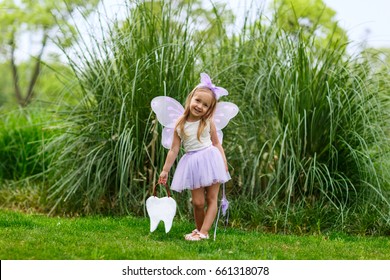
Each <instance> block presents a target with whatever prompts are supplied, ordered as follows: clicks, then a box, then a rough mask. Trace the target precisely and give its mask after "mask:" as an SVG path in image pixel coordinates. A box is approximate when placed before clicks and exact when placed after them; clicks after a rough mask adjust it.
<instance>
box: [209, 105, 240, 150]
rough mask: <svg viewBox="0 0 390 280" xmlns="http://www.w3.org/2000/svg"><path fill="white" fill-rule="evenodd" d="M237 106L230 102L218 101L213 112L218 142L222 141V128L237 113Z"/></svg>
mask: <svg viewBox="0 0 390 280" xmlns="http://www.w3.org/2000/svg"><path fill="white" fill-rule="evenodd" d="M238 111H239V110H238V107H237V105H236V104H234V103H232V102H218V103H217V108H216V109H215V112H214V124H215V127H216V129H217V134H218V138H219V142H221V143H222V140H223V133H222V129H223V128H224V127H225V126H227V124H228V123H229V121H230V120H231V119H232V118H234V117H235V116H236V115H237V114H238Z"/></svg>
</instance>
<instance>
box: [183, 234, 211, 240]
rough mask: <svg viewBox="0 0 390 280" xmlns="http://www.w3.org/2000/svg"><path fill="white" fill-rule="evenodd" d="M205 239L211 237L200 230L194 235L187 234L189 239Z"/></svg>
mask: <svg viewBox="0 0 390 280" xmlns="http://www.w3.org/2000/svg"><path fill="white" fill-rule="evenodd" d="M203 239H209V235H208V234H203V233H200V232H198V233H196V234H194V235H189V236H188V237H187V236H186V240H188V241H201V240H203Z"/></svg>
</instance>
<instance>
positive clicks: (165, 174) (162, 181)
mask: <svg viewBox="0 0 390 280" xmlns="http://www.w3.org/2000/svg"><path fill="white" fill-rule="evenodd" d="M167 181H168V172H166V171H162V172H161V173H160V177H159V178H158V183H159V184H163V185H166V184H167Z"/></svg>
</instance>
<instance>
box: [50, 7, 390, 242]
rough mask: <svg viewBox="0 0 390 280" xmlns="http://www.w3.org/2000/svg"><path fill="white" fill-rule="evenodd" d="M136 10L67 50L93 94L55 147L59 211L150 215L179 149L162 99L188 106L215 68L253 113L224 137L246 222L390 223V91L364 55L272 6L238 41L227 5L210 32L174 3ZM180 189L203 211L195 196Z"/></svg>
mask: <svg viewBox="0 0 390 280" xmlns="http://www.w3.org/2000/svg"><path fill="white" fill-rule="evenodd" d="M161 3H162V4H161ZM127 8H128V11H129V12H128V16H127V18H126V20H125V21H124V22H122V23H120V22H114V23H112V24H109V26H108V29H104V28H106V27H103V25H101V28H102V30H101V32H100V33H99V34H101V35H100V36H97V35H96V34H97V33H96V32H95V31H93V32H91V34H89V38H90V39H91V41H92V43H93V44H92V46H91V47H90V46H89V45H88V43H86V42H84V43H83V41H81V43H80V49H83V51H79V52H77V53H76V55H73V54H70V53H67V54H68V56H69V63H70V65H71V67H72V68H73V70H74V72H75V74H76V76H77V77H78V81H77V82H78V84H79V85H80V87H81V92H80V94H81V96H82V98H81V100H80V103H79V105H78V106H76V107H75V108H73V109H72V110H70V111H68V112H65V113H66V114H67V115H69V117H68V118H67V119H66V122H67V124H68V125H67V131H66V133H64V134H63V135H61V137H58V138H57V139H56V140H55V141H53V142H52V143H51V145H50V146H49V148H50V147H51V148H52V151H53V153H54V152H55V156H54V158H55V159H56V160H55V161H54V162H53V164H52V165H51V167H50V169H49V171H48V174H49V178H50V179H51V181H52V186H51V188H50V189H49V196H48V201H49V202H50V203H51V207H52V209H53V211H57V212H59V211H66V212H67V213H69V212H71V213H118V214H124V213H136V214H145V212H144V201H145V198H146V197H147V196H148V195H149V193H148V191H149V190H150V188H151V187H152V186H153V185H154V184H155V182H156V178H157V177H158V172H159V171H160V170H161V168H162V165H163V163H164V160H165V156H166V152H167V151H166V150H164V149H163V148H162V146H161V143H160V137H161V136H160V135H161V126H160V125H159V124H158V123H157V122H156V119H155V116H154V115H153V114H152V112H151V108H150V101H151V100H152V98H153V97H155V96H158V95H169V96H172V97H174V98H176V99H177V100H179V101H180V102H184V97H185V96H186V95H187V93H188V92H189V91H190V90H191V89H192V87H193V86H194V85H195V84H197V83H198V79H199V73H200V72H202V71H206V72H209V73H210V74H211V76H212V77H213V81H214V82H215V83H216V84H217V85H221V86H223V87H226V88H227V89H228V90H229V92H230V95H229V96H228V100H229V101H232V102H235V103H236V104H237V105H238V106H239V108H240V114H239V115H238V116H237V117H236V118H235V119H234V120H232V122H231V123H230V124H229V126H228V127H227V128H225V129H224V134H225V137H224V143H223V145H224V148H225V151H226V154H227V157H228V161H229V163H230V172H231V175H232V177H233V179H232V180H231V182H229V183H228V184H227V191H228V199H229V200H230V202H231V203H230V205H231V206H230V210H231V218H230V221H231V223H232V225H233V226H242V227H247V226H251V227H256V228H259V229H264V230H272V231H275V232H280V231H284V232H314V231H320V232H321V231H323V230H329V229H333V230H341V231H348V232H358V233H364V234H366V233H381V234H383V233H385V232H386V231H389V226H390V222H389V216H390V215H389V214H390V212H389V209H390V207H389V178H388V177H386V176H387V173H386V172H385V171H384V170H386V164H387V165H388V162H389V160H388V154H387V152H388V150H387V149H388V148H387V147H388V140H387V137H386V134H385V133H384V131H385V130H386V127H387V126H388V118H387V114H388V111H385V110H384V108H385V106H386V104H385V103H386V102H385V100H384V99H381V98H380V96H383V95H386V92H383V91H378V88H380V89H383V90H385V89H386V88H387V87H383V83H386V81H384V80H380V79H378V77H377V76H376V75H374V74H373V73H372V71H371V70H370V67H368V66H367V65H368V64H366V63H365V62H364V61H363V60H361V58H360V57H358V56H357V57H354V56H350V55H349V54H348V53H347V52H346V50H345V49H346V48H345V47H346V46H342V45H337V44H335V42H332V43H329V46H322V47H319V44H316V43H315V36H314V35H313V36H312V37H310V38H308V37H307V36H305V37H304V38H303V37H302V36H300V33H299V32H297V33H294V34H289V33H285V32H283V30H280V29H278V28H277V27H276V26H277V25H276V24H274V23H273V22H269V23H264V21H263V20H261V19H262V14H261V13H259V14H258V15H257V17H255V18H256V20H254V21H251V20H250V19H249V17H248V18H247V20H246V21H245V24H244V26H243V28H242V29H241V30H240V31H239V32H237V33H235V34H233V35H231V36H230V35H229V36H228V35H227V34H228V32H226V30H227V27H226V26H225V25H224V22H223V18H222V17H220V16H219V11H218V10H217V9H214V13H215V22H214V23H213V24H215V26H214V27H215V28H216V30H217V32H214V33H212V34H213V37H209V38H208V37H199V36H197V35H198V34H199V33H196V25H194V23H193V22H191V21H189V20H188V17H185V16H184V15H186V14H188V11H185V10H183V9H176V8H175V9H173V8H172V6H171V5H170V2H164V1H162V2H148V3H138V2H136V3H135V4H134V5H129V6H128V7H127ZM186 18H187V20H186ZM91 30H92V28H91ZM85 37H86V36H85V34H84V35H83V38H84V40H85ZM210 38H212V40H210ZM378 84H381V87H378V86H377V85H378ZM173 171H174V170H173ZM173 171H172V174H173ZM175 198H176V200H177V201H178V203H179V208H178V209H179V214H180V215H184V216H186V217H188V216H190V215H191V214H190V211H191V208H190V207H187V205H188V202H189V197H188V194H180V195H179V194H177V195H176V196H175Z"/></svg>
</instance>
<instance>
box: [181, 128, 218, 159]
mask: <svg viewBox="0 0 390 280" xmlns="http://www.w3.org/2000/svg"><path fill="white" fill-rule="evenodd" d="M199 124H200V120H198V121H196V122H186V123H185V125H184V131H185V136H184V135H183V136H181V133H180V129H179V128H178V129H177V133H178V134H179V136H180V138H181V140H182V142H183V146H184V150H185V151H186V152H190V151H197V150H202V149H204V148H207V147H210V146H211V145H212V144H213V143H212V142H211V136H210V122H207V123H206V127H205V128H204V130H203V132H202V133H201V134H200V137H199V139H200V141H199V140H198V136H197V135H198V127H199Z"/></svg>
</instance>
